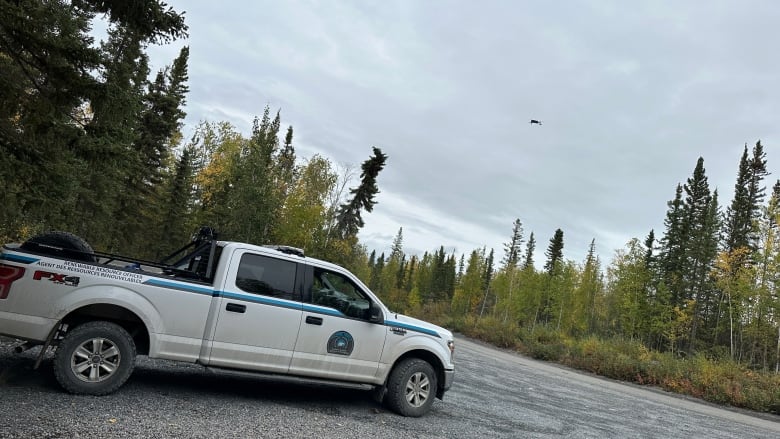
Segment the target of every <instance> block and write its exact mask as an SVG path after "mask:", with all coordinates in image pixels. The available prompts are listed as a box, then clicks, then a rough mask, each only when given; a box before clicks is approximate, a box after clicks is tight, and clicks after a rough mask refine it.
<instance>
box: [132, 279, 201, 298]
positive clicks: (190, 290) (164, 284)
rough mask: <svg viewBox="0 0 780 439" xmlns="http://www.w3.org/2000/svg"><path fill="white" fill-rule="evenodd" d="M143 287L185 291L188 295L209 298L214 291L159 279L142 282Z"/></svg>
mask: <svg viewBox="0 0 780 439" xmlns="http://www.w3.org/2000/svg"><path fill="white" fill-rule="evenodd" d="M144 285H151V286H153V287H163V288H171V289H174V290H179V291H186V292H188V293H198V294H206V295H209V296H213V295H214V290H212V289H211V288H201V287H196V286H195V285H187V284H180V283H178V282H168V281H165V280H160V279H148V280H147V281H145V282H144Z"/></svg>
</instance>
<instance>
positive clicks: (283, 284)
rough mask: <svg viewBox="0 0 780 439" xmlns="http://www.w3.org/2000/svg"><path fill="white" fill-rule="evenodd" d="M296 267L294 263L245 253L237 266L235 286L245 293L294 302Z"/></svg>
mask: <svg viewBox="0 0 780 439" xmlns="http://www.w3.org/2000/svg"><path fill="white" fill-rule="evenodd" d="M296 267H297V264H295V263H294V262H290V261H285V260H282V259H274V258H269V257H265V256H260V255H254V254H251V253H246V254H244V255H243V256H241V262H240V263H239V265H238V275H237V276H236V286H237V287H238V288H239V289H241V290H242V291H246V292H247V293H255V294H262V295H264V296H273V297H278V298H280V299H287V300H296V299H297V298H296V297H294V296H295V295H294V294H293V291H294V288H295V270H296Z"/></svg>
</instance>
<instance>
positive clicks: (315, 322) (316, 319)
mask: <svg viewBox="0 0 780 439" xmlns="http://www.w3.org/2000/svg"><path fill="white" fill-rule="evenodd" d="M306 323H308V324H310V325H321V324H322V317H314V316H306Z"/></svg>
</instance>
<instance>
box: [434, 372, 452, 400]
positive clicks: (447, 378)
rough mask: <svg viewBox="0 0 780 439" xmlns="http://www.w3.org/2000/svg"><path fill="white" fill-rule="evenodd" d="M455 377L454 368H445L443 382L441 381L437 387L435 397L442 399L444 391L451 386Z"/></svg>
mask: <svg viewBox="0 0 780 439" xmlns="http://www.w3.org/2000/svg"><path fill="white" fill-rule="evenodd" d="M454 379H455V370H454V369H452V370H445V371H444V382H443V383H442V385H441V387H439V389H438V391H437V392H436V397H437V398H439V399H442V398H443V397H444V392H446V391H448V390H450V387H452V381H453V380H454Z"/></svg>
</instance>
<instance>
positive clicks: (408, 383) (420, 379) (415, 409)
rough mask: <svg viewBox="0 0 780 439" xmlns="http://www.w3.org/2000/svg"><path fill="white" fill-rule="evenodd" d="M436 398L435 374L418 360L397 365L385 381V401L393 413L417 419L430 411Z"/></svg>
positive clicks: (412, 359) (427, 364)
mask: <svg viewBox="0 0 780 439" xmlns="http://www.w3.org/2000/svg"><path fill="white" fill-rule="evenodd" d="M434 398H436V372H435V371H434V370H433V367H431V365H430V364H429V363H428V362H427V361H424V360H420V359H419V358H406V359H404V360H402V361H401V362H400V363H398V364H397V365H396V366H395V368H394V369H393V371H392V372H391V373H390V378H389V379H388V380H387V395H386V396H385V401H386V402H387V405H388V406H389V407H390V409H392V410H393V411H394V412H396V413H398V414H400V415H403V416H412V417H419V416H422V415H424V414H426V413H428V411H429V410H430V409H431V406H432V405H433V400H434Z"/></svg>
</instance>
